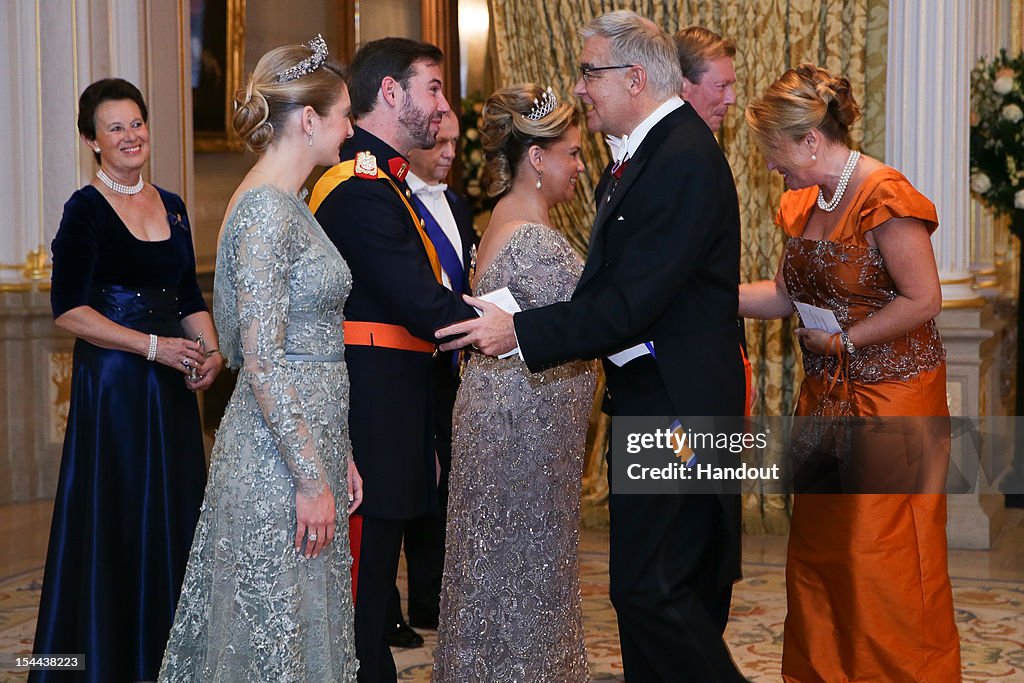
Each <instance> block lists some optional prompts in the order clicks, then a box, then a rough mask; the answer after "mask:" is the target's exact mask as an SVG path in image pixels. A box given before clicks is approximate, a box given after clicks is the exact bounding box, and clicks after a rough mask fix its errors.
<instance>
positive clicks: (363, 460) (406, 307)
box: [310, 38, 475, 683]
mask: <svg viewBox="0 0 1024 683" xmlns="http://www.w3.org/2000/svg"><path fill="white" fill-rule="evenodd" d="M442 59H443V55H442V53H441V51H440V50H439V49H438V48H436V47H434V46H433V45H429V44H426V43H420V42H417V41H413V40H407V39H404V38H384V39H381V40H376V41H373V42H370V43H367V44H366V45H364V46H363V47H362V48H360V49H359V51H358V52H357V53H356V55H355V57H354V58H353V60H352V64H351V74H350V76H349V94H350V95H351V97H352V114H353V116H354V117H355V119H356V128H355V134H354V135H353V137H352V138H351V139H350V140H348V141H347V142H346V143H345V146H344V147H343V148H342V150H341V159H342V162H341V163H340V164H339V165H338V166H335V167H334V168H332V169H330V170H329V171H328V172H327V173H325V174H324V176H323V177H322V178H321V179H320V181H319V182H318V183H317V185H316V187H315V188H314V191H313V195H312V198H311V201H310V208H311V210H313V211H314V213H315V215H316V218H317V220H318V221H319V222H320V224H321V225H322V226H323V228H324V230H325V231H326V232H327V234H328V236H329V237H330V238H331V240H332V241H333V242H334V244H335V245H336V246H337V247H338V251H339V252H341V255H342V256H343V257H344V259H345V261H346V262H347V263H348V266H349V268H351V270H352V278H353V285H352V292H351V294H350V295H349V298H348V301H347V302H346V304H345V347H346V351H345V360H346V362H347V364H348V371H349V378H350V381H351V407H350V409H349V428H350V433H351V438H352V453H353V457H354V459H355V462H356V465H357V466H358V467H359V472H360V474H361V475H362V477H363V490H364V498H363V504H362V507H361V509H360V512H361V513H362V514H361V517H360V518H354V519H353V520H352V532H351V536H352V547H353V555H354V556H355V557H356V567H355V570H354V581H353V584H354V589H353V590H354V593H355V637H356V654H357V656H358V657H359V680H360V681H361V682H363V683H366V682H370V683H381V682H391V681H395V680H396V672H395V663H394V659H393V658H392V656H391V651H390V649H389V648H388V645H387V636H388V632H389V630H390V627H391V626H392V624H389V623H388V611H389V610H388V606H389V602H390V600H391V595H392V591H393V590H394V586H395V578H396V575H397V571H398V556H399V553H400V548H401V539H402V530H403V528H404V526H405V523H406V521H407V520H410V519H414V518H417V517H422V516H423V515H427V514H437V512H438V500H437V498H438V496H437V474H436V472H437V469H436V456H435V450H434V410H435V407H434V403H435V397H434V387H433V379H432V375H433V357H434V352H435V346H434V341H433V334H434V330H436V329H437V328H439V327H442V326H443V325H445V324H447V323H449V322H453V321H456V320H462V319H465V318H469V317H472V316H474V315H475V313H474V311H473V309H472V308H470V307H469V306H467V305H466V304H465V303H463V302H462V300H461V298H460V296H459V295H458V294H457V293H454V292H452V291H451V290H450V289H448V288H446V287H445V286H444V285H443V284H442V279H443V269H442V263H441V259H440V258H439V257H438V253H437V249H436V248H435V247H434V245H433V243H432V242H431V240H430V237H429V235H428V233H427V229H426V225H425V223H424V222H423V221H422V220H421V218H420V216H419V215H418V214H417V212H416V209H415V208H414V207H413V204H412V203H411V201H412V197H411V194H412V193H411V192H410V191H409V187H408V185H407V184H406V181H405V179H406V174H407V173H408V171H409V162H408V160H407V158H406V155H407V154H408V153H409V151H410V150H412V149H415V148H419V149H427V148H430V147H433V146H434V142H435V139H436V137H437V133H438V130H439V129H440V125H441V118H442V117H443V116H444V114H445V113H447V112H449V111H450V110H451V109H450V107H449V105H448V102H447V101H446V100H445V97H444V94H443V92H442V85H443V84H442V79H441V69H440V64H441V61H442Z"/></svg>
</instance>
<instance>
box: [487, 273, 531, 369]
mask: <svg viewBox="0 0 1024 683" xmlns="http://www.w3.org/2000/svg"><path fill="white" fill-rule="evenodd" d="M477 299H483V300H484V301H486V302H488V303H491V304H494V305H495V306H497V307H498V308H500V309H501V310H503V311H505V312H506V313H509V314H513V315H514V314H516V313H518V312H520V311H521V310H523V309H522V308H520V307H519V302H518V301H516V298H515V297H514V296H512V292H510V291H509V289H508V287H502V288H501V289H496V290H494V291H493V292H487V293H486V294H481V295H480V296H478V297H477ZM475 310H476V314H477V315H483V314H484V312H483V311H481V310H480V309H479V308H477V309H475ZM509 356H519V357H520V358H522V357H523V354H521V353H519V347H518V346H517V347H516V348H514V349H512V350H511V351H509V352H508V353H503V354H501V355H500V356H498V358H508V357H509Z"/></svg>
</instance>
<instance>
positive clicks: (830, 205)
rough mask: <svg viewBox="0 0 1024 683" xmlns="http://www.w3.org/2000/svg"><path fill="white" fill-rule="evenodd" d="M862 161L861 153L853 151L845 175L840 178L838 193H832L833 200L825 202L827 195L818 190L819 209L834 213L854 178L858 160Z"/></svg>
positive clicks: (837, 186) (837, 187)
mask: <svg viewBox="0 0 1024 683" xmlns="http://www.w3.org/2000/svg"><path fill="white" fill-rule="evenodd" d="M858 159H860V152H858V151H856V150H853V151H851V152H850V158H849V159H847V160H846V166H843V173H842V175H840V176H839V184H838V185H836V191H835V192H833V193H832V199H830V200H829V201H827V202H826V201H825V193H824V192H822V191H821V188H820V187H819V188H818V208H819V209H821V210H822V211H827V212H829V213H832V212H833V211H835V210H836V207H837V206H839V202H841V201H843V193H844V192H846V184H847V183H849V182H850V178H851V177H852V176H853V169H854V168H856V167H857V160H858Z"/></svg>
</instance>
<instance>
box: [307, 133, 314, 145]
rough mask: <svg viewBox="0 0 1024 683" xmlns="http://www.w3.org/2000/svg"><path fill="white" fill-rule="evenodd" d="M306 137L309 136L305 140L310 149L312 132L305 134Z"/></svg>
mask: <svg viewBox="0 0 1024 683" xmlns="http://www.w3.org/2000/svg"><path fill="white" fill-rule="evenodd" d="M306 135H307V136H309V137H308V138H307V139H306V142H307V143H309V146H310V147H312V146H313V131H309V132H308V133H306Z"/></svg>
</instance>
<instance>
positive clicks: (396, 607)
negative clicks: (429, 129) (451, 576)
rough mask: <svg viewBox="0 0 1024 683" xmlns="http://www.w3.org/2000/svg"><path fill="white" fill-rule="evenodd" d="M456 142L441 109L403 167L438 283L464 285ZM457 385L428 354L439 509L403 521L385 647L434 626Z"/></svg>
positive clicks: (442, 360)
mask: <svg viewBox="0 0 1024 683" xmlns="http://www.w3.org/2000/svg"><path fill="white" fill-rule="evenodd" d="M458 144H459V119H458V117H457V116H456V115H455V113H454V112H449V113H447V114H445V115H444V118H443V119H442V120H441V129H440V131H439V132H438V135H437V141H436V143H435V144H434V146H433V147H432V148H430V149H414V150H411V151H410V152H409V163H410V166H411V170H410V171H409V175H408V176H407V177H406V182H407V184H408V185H409V189H410V190H412V204H413V208H415V209H416V211H417V213H419V215H420V217H421V218H422V219H423V221H424V228H425V229H426V231H427V235H428V236H429V237H430V240H431V242H432V243H433V244H434V246H435V248H436V249H437V254H438V260H439V261H440V262H441V277H442V281H443V284H444V286H445V287H447V288H448V289H451V290H453V291H456V292H459V293H461V292H469V278H470V270H471V265H472V261H473V256H472V255H473V254H474V253H475V249H476V244H477V242H478V241H479V240H478V238H477V235H476V231H475V230H474V229H473V213H472V210H471V209H470V207H469V202H468V201H467V200H466V198H465V197H463V196H462V195H460V194H457V193H456V192H454V191H453V190H452V189H451V188H449V187H448V186H447V185H446V184H445V183H444V182H443V181H444V180H445V178H447V177H448V174H449V172H450V171H451V168H452V164H453V162H454V161H455V156H456V154H457V152H458ZM458 388H459V353H458V352H455V351H445V352H443V353H439V354H438V355H437V356H436V357H435V358H434V391H435V396H436V403H435V404H434V424H435V432H434V437H435V443H434V446H435V450H436V451H437V460H438V465H439V470H440V476H439V481H438V487H437V493H438V499H439V501H440V503H441V505H440V509H441V514H440V515H428V516H425V517H420V518H418V519H414V520H410V521H409V522H408V523H407V524H406V526H405V535H404V543H403V545H404V548H405V562H406V567H407V569H408V575H409V613H408V614H409V622H408V623H406V622H405V619H404V618H403V617H402V607H401V601H400V599H399V595H398V589H397V588H396V589H395V591H394V594H393V595H394V599H393V602H392V608H391V619H390V620H391V622H392V623H393V625H394V626H393V630H392V632H391V636H390V640H389V642H390V643H391V645H392V646H397V647H420V646H422V645H423V638H422V636H420V635H419V634H418V633H416V631H414V630H413V629H412V628H410V625H411V626H413V627H415V628H426V629H436V628H437V620H438V613H439V605H440V600H441V575H442V573H443V570H444V543H445V533H444V532H445V520H446V514H445V513H446V509H447V506H448V477H449V475H450V473H451V467H452V409H453V407H454V405H455V394H456V392H457V391H458Z"/></svg>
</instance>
